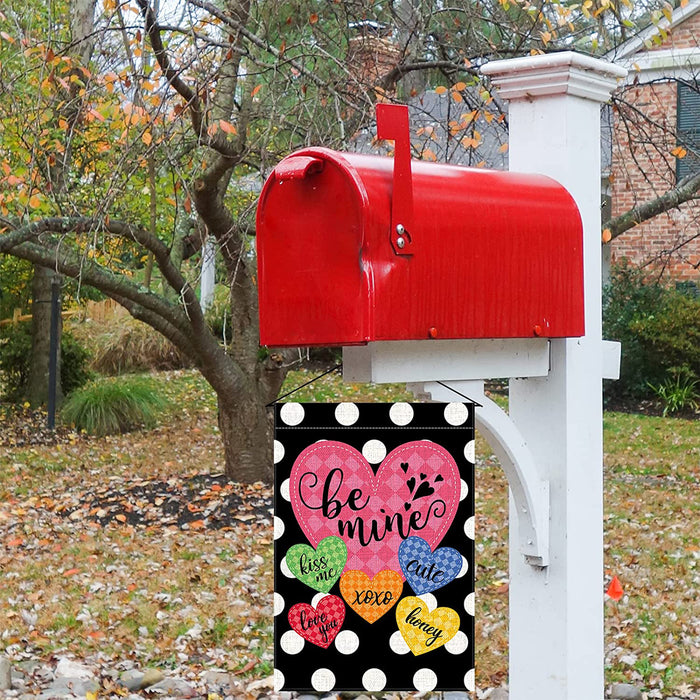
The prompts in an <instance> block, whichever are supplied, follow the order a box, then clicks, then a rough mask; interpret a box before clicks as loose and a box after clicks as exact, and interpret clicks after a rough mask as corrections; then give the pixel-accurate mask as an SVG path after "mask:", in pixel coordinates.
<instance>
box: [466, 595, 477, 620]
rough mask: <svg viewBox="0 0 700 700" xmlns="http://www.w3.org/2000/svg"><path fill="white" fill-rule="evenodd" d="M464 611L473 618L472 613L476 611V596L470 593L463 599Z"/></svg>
mask: <svg viewBox="0 0 700 700" xmlns="http://www.w3.org/2000/svg"><path fill="white" fill-rule="evenodd" d="M464 609H465V610H466V611H467V612H468V613H469V614H470V615H471V616H472V617H474V611H475V609H476V596H475V595H474V593H470V594H469V595H468V596H467V597H466V598H465V599H464Z"/></svg>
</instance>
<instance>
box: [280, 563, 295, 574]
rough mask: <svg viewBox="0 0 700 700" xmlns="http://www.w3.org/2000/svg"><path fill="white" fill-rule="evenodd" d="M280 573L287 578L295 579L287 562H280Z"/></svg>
mask: <svg viewBox="0 0 700 700" xmlns="http://www.w3.org/2000/svg"><path fill="white" fill-rule="evenodd" d="M280 571H281V572H282V574H283V575H284V576H286V577H287V578H294V574H293V573H292V572H291V570H290V568H289V567H288V566H287V560H286V559H282V561H281V562H280Z"/></svg>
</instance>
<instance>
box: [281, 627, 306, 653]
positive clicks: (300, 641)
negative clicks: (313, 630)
mask: <svg viewBox="0 0 700 700" xmlns="http://www.w3.org/2000/svg"><path fill="white" fill-rule="evenodd" d="M280 646H281V647H282V651H283V652H284V653H285V654H298V653H299V652H300V651H301V650H302V649H303V648H304V638H303V637H302V636H301V635H300V634H297V633H296V632H295V631H294V630H289V631H287V632H285V633H284V634H283V635H282V636H281V637H280Z"/></svg>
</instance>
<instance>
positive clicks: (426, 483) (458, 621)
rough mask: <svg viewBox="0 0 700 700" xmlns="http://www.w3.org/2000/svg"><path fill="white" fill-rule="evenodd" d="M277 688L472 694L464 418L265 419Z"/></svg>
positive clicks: (293, 406) (400, 408) (350, 410)
mask: <svg viewBox="0 0 700 700" xmlns="http://www.w3.org/2000/svg"><path fill="white" fill-rule="evenodd" d="M274 459H275V518H274V534H275V593H274V614H275V687H276V689H277V690H278V691H279V690H303V691H316V692H320V693H324V692H329V691H340V690H351V691H365V692H380V691H394V690H413V691H419V692H428V691H431V690H462V691H463V690H465V689H466V690H473V689H474V653H473V636H474V577H473V571H474V494H473V467H474V406H473V404H466V403H451V404H434V403H394V404H355V403H338V404H321V403H313V404H300V403H282V404H277V405H276V406H275V449H274Z"/></svg>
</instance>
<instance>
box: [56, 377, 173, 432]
mask: <svg viewBox="0 0 700 700" xmlns="http://www.w3.org/2000/svg"><path fill="white" fill-rule="evenodd" d="M166 406H167V401H166V400H165V399H164V398H163V397H162V396H161V395H160V394H158V392H157V389H156V385H155V384H154V382H152V381H150V380H149V379H147V378H146V377H120V378H119V379H116V378H109V379H100V380H97V381H92V382H90V383H89V384H87V385H86V386H85V387H83V388H82V389H79V390H77V391H75V392H73V393H72V394H71V395H70V396H69V397H68V399H67V400H66V402H65V404H64V405H63V409H62V410H61V418H62V419H63V422H64V423H69V424H72V425H74V426H75V427H76V428H77V429H78V430H84V431H85V432H87V433H89V434H91V435H115V434H118V433H126V432H128V431H130V430H134V429H136V428H140V427H146V428H150V427H153V426H154V425H155V424H156V421H157V418H158V415H159V413H160V412H161V411H163V410H164V409H165V408H166Z"/></svg>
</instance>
